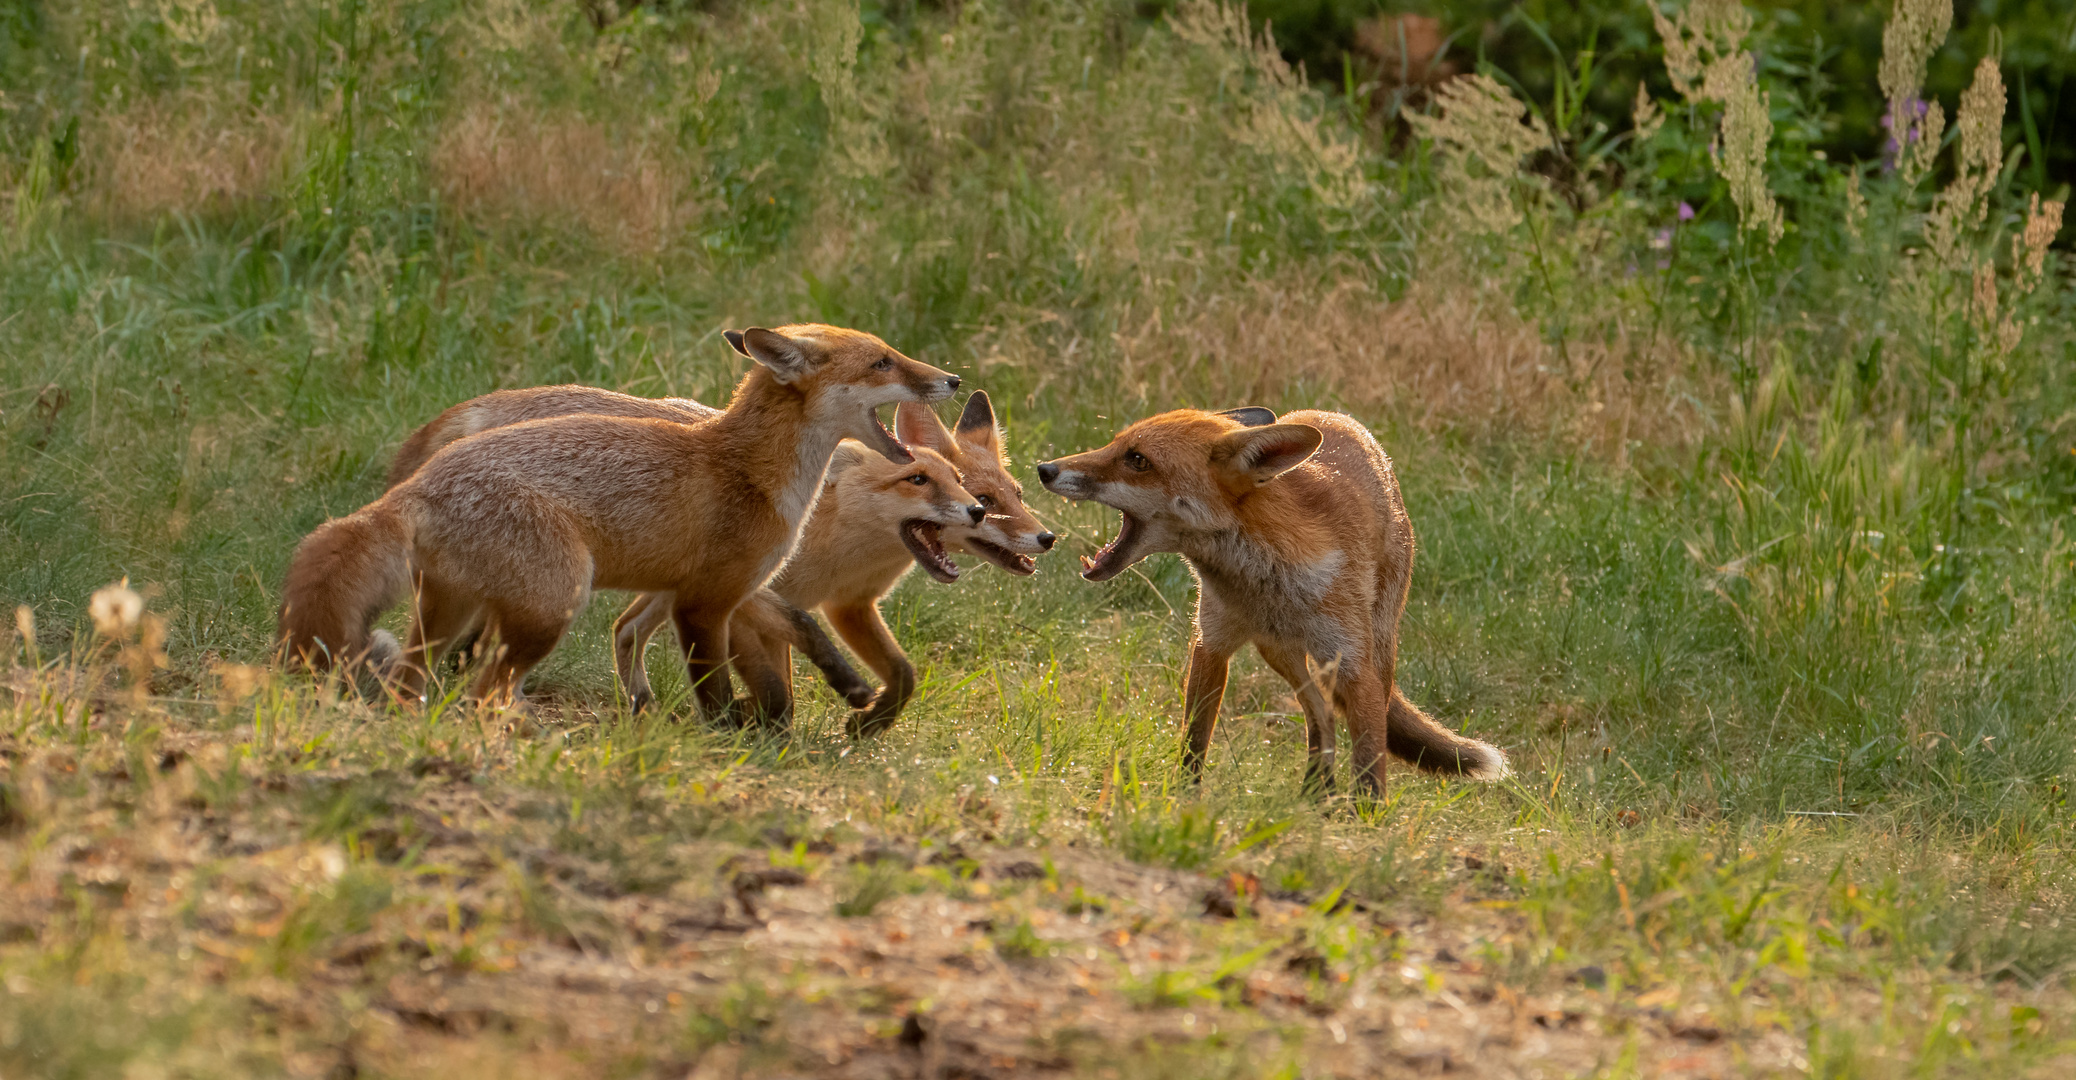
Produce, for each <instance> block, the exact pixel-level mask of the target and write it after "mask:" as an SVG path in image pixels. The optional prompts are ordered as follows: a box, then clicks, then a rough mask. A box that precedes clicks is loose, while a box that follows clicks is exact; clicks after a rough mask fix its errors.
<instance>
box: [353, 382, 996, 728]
mask: <svg viewBox="0 0 2076 1080" xmlns="http://www.w3.org/2000/svg"><path fill="white" fill-rule="evenodd" d="M720 415H721V410H719V409H717V408H714V407H713V406H712V405H706V404H702V403H700V402H697V401H694V400H692V399H691V398H645V397H636V396H634V395H632V394H622V393H616V392H615V391H612V390H602V389H599V388H598V387H595V386H575V385H570V386H534V387H527V388H525V389H521V390H496V391H493V392H491V393H488V394H484V395H482V396H481V397H475V398H470V399H469V400H467V401H464V402H462V403H461V404H459V405H455V406H453V407H451V408H449V409H447V410H446V411H444V412H442V413H440V415H438V416H436V417H434V418H433V419H432V420H431V422H429V423H427V424H426V425H425V426H424V427H421V428H419V429H418V430H417V431H414V432H412V433H411V435H410V437H409V438H407V439H405V440H404V444H403V446H401V447H399V448H398V449H397V453H396V460H394V461H392V462H390V465H389V485H388V486H389V487H392V488H393V487H395V486H397V485H398V484H401V483H403V482H404V481H406V480H409V479H410V478H411V476H412V474H414V473H416V472H417V471H418V469H419V468H420V467H421V466H423V465H424V464H425V463H426V462H427V461H428V460H430V459H431V458H432V456H433V455H434V454H436V453H439V452H440V451H441V450H442V449H445V448H446V446H447V444H449V443H452V442H454V441H456V440H458V439H464V438H467V437H468V436H470V435H474V434H477V433H479V432H484V431H489V430H490V429H492V428H500V427H505V426H507V425H510V424H519V423H524V422H526V421H528V420H546V419H549V418H551V417H557V416H625V417H632V418H637V419H648V420H669V421H673V422H675V423H680V424H697V423H700V422H702V421H706V420H712V419H714V418H715V417H717V416H720ZM934 456H935V455H927V456H925V460H928V458H929V457H934ZM878 460H881V461H883V462H885V459H883V458H882V459H878ZM885 464H886V466H887V467H888V468H889V469H904V468H905V466H903V465H901V464H900V463H895V462H885ZM944 468H945V470H947V471H949V470H950V466H949V465H948V464H946V465H944ZM932 473H933V477H932V479H933V482H938V481H941V480H942V479H943V477H942V476H941V475H936V474H935V472H934V470H932ZM903 490H904V494H909V495H913V496H915V497H918V498H920V497H924V496H925V495H926V494H927V495H930V496H934V495H936V494H938V492H937V491H936V490H934V489H933V490H929V491H927V492H926V491H925V490H922V489H918V488H916V487H914V486H913V485H911V486H910V487H908V488H906V489H903ZM968 501H970V500H968ZM809 517H810V518H812V517H813V513H812V511H811V512H810V513H809ZM663 614H664V615H665V616H668V614H669V605H668V602H667V601H666V602H665V604H664V609H663ZM751 619H755V620H759V621H760V622H763V623H769V624H772V625H773V626H777V625H779V624H784V626H785V627H786V628H787V629H789V630H790V640H789V641H788V644H790V645H792V646H797V647H798V648H799V649H800V650H801V652H802V654H803V655H805V656H806V657H807V658H808V660H809V662H811V663H813V664H814V665H815V666H816V667H817V668H819V669H821V672H822V676H823V678H824V679H826V680H827V681H828V683H829V686H830V688H831V689H833V690H835V691H836V693H837V695H838V696H840V697H842V698H843V699H844V700H845V701H848V702H849V703H850V704H851V705H853V706H857V707H862V706H864V705H865V704H866V703H867V702H869V701H871V700H872V693H873V691H872V685H871V684H870V683H868V682H866V681H865V679H864V678H863V677H862V676H860V675H859V674H858V672H857V669H856V668H853V667H852V666H851V663H850V661H849V660H848V659H847V658H845V656H844V655H843V650H842V649H839V648H837V646H836V643H835V642H833V641H830V640H829V635H828V634H826V633H824V632H823V631H822V625H821V624H820V623H818V622H816V621H815V619H814V616H812V615H809V614H808V613H806V612H804V611H802V610H800V609H799V608H795V607H792V606H790V605H788V604H786V603H785V601H783V600H780V599H779V598H778V597H777V596H775V595H772V594H771V593H770V592H769V591H768V590H764V589H760V590H758V591H757V592H756V593H755V594H753V595H752V596H751V597H750V599H749V600H747V601H745V602H744V605H743V607H742V608H741V609H739V610H738V611H737V614H736V616H735V621H734V622H733V623H731V624H730V627H729V639H730V641H731V642H735V643H737V644H736V650H737V653H738V656H740V654H741V651H742V644H741V643H744V642H748V643H751V644H755V643H756V640H757V639H753V638H750V637H748V636H746V635H747V633H748V631H747V629H746V627H745V620H751ZM475 640H476V639H475V634H474V632H473V631H472V632H470V633H469V634H467V635H465V636H464V638H463V640H462V641H461V642H460V643H459V644H458V645H457V650H458V651H459V652H461V653H462V654H463V655H464V656H466V655H468V654H469V653H470V652H472V651H473V647H474V645H475ZM737 670H738V672H739V673H741V674H742V675H743V677H744V679H745V681H746V682H748V683H749V684H750V686H751V689H752V690H753V692H754V691H756V690H757V689H758V688H760V687H768V685H769V678H768V675H767V676H760V675H758V674H754V673H751V672H743V671H742V670H741V665H740V664H738V667H737ZM646 685H647V684H646V682H644V683H643V687H644V688H646ZM787 697H788V698H790V693H789V694H788V695H787ZM648 703H649V697H648V695H647V693H646V692H644V693H643V694H642V695H641V696H639V697H636V698H635V699H634V701H633V704H634V707H635V710H636V711H640V710H641V709H642V708H645V707H646V706H647V705H648ZM764 704H769V703H768V702H765V703H764ZM764 715H765V718H766V719H767V720H772V721H777V722H783V721H784V720H785V719H787V715H786V712H785V711H780V712H773V711H772V710H771V709H769V708H765V709H764Z"/></svg>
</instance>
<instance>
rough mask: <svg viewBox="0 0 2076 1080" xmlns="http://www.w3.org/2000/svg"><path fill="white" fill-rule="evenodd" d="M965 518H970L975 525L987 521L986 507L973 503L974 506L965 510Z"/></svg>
mask: <svg viewBox="0 0 2076 1080" xmlns="http://www.w3.org/2000/svg"><path fill="white" fill-rule="evenodd" d="M966 516H967V517H969V518H972V519H973V523H974V524H975V525H978V524H980V523H981V522H983V521H986V520H987V519H988V510H987V507H985V506H981V505H980V504H978V503H975V504H974V505H972V506H969V507H967V508H966Z"/></svg>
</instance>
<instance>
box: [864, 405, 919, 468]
mask: <svg viewBox="0 0 2076 1080" xmlns="http://www.w3.org/2000/svg"><path fill="white" fill-rule="evenodd" d="M865 415H866V417H868V418H869V419H871V421H872V434H873V437H872V438H871V439H868V440H866V441H867V442H869V443H870V444H871V446H872V448H873V449H874V450H877V451H879V452H880V454H881V456H883V457H885V458H886V459H887V460H888V461H891V462H894V463H896V464H900V465H906V464H908V463H909V462H911V461H914V460H915V455H914V454H911V453H909V452H908V447H907V446H905V445H903V444H902V442H901V440H900V439H897V438H895V437H894V433H893V432H892V431H889V430H887V425H885V424H883V423H881V422H880V419H879V410H878V409H867V410H865Z"/></svg>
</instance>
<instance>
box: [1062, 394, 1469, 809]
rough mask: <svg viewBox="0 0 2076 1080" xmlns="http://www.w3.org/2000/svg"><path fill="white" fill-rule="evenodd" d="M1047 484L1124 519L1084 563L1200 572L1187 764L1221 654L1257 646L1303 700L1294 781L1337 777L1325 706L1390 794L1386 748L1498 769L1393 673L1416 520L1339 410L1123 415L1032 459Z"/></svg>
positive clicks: (1205, 720)
mask: <svg viewBox="0 0 2076 1080" xmlns="http://www.w3.org/2000/svg"><path fill="white" fill-rule="evenodd" d="M1038 477H1039V479H1040V480H1041V481H1042V482H1043V483H1044V484H1045V486H1046V488H1048V489H1049V490H1051V491H1053V492H1054V493H1056V494H1059V495H1062V496H1065V497H1066V498H1069V499H1073V500H1076V501H1080V500H1085V499H1086V500H1093V501H1095V502H1098V503H1101V504H1103V505H1105V506H1108V507H1110V508H1112V509H1115V510H1118V511H1120V512H1121V513H1122V514H1123V519H1122V521H1121V522H1120V523H1119V525H1118V529H1117V536H1116V537H1115V538H1114V539H1112V540H1111V541H1110V542H1109V543H1108V544H1106V545H1104V547H1103V548H1102V549H1101V550H1100V551H1098V552H1096V554H1095V556H1094V557H1093V558H1089V557H1086V556H1084V557H1083V565H1084V569H1083V571H1082V576H1083V577H1085V578H1087V579H1088V580H1090V581H1107V580H1109V579H1110V578H1113V577H1116V576H1117V575H1118V574H1119V573H1120V572H1122V571H1123V570H1124V569H1125V568H1126V567H1128V566H1130V565H1132V564H1133V563H1135V562H1137V561H1139V560H1140V559H1142V558H1144V557H1146V556H1148V555H1151V554H1153V553H1155V552H1161V551H1172V552H1178V553H1180V554H1181V555H1182V557H1183V559H1184V561H1186V562H1187V563H1188V564H1189V568H1190V572H1191V573H1192V574H1193V575H1195V577H1196V579H1197V615H1196V624H1195V627H1194V628H1193V630H1192V633H1191V641H1190V657H1189V674H1188V675H1187V676H1186V678H1185V680H1184V687H1183V709H1184V713H1185V714H1186V716H1187V717H1188V725H1189V734H1188V740H1187V742H1186V743H1185V745H1184V748H1183V760H1184V763H1185V765H1186V767H1187V768H1188V770H1189V772H1190V774H1191V775H1192V776H1200V775H1201V774H1202V771H1203V766H1204V758H1205V755H1206V754H1207V753H1208V752H1209V751H1210V748H1211V735H1212V731H1213V729H1214V728H1215V727H1216V726H1217V723H1218V709H1219V705H1220V704H1221V702H1222V701H1223V699H1224V697H1225V684H1226V672H1227V668H1228V665H1229V664H1230V663H1231V661H1232V656H1233V653H1235V652H1237V651H1238V650H1239V649H1240V648H1241V647H1242V646H1245V645H1248V644H1252V645H1254V647H1255V648H1256V649H1258V650H1259V651H1260V652H1261V655H1262V659H1263V660H1265V661H1267V662H1268V665H1269V667H1271V668H1272V669H1274V670H1275V672H1276V674H1278V675H1280V676H1282V677H1283V679H1284V681H1286V682H1288V683H1289V684H1290V686H1291V689H1293V690H1294V691H1296V693H1297V697H1298V701H1299V703H1300V704H1301V705H1302V707H1303V708H1304V711H1305V742H1306V746H1307V758H1306V769H1305V778H1306V782H1307V784H1308V785H1310V786H1313V787H1315V788H1316V789H1318V790H1321V791H1330V790H1331V789H1332V787H1333V775H1334V746H1335V743H1336V738H1335V735H1334V729H1333V713H1334V710H1335V709H1338V710H1339V711H1340V713H1341V715H1342V716H1343V717H1345V718H1346V720H1347V724H1348V731H1349V735H1350V739H1351V742H1352V744H1353V748H1354V753H1355V761H1354V774H1355V777H1356V779H1357V781H1358V782H1359V783H1360V785H1361V786H1362V787H1363V788H1365V789H1367V791H1368V792H1369V793H1371V794H1373V795H1378V796H1381V795H1382V794H1383V793H1384V758H1385V754H1386V752H1387V751H1388V752H1390V753H1392V754H1396V755H1398V756H1399V757H1401V758H1404V759H1405V760H1406V761H1408V762H1411V763H1412V764H1413V765H1415V766H1417V767H1419V768H1422V769H1426V770H1429V771H1431V772H1442V773H1454V774H1458V775H1463V776H1469V777H1473V778H1476V779H1496V778H1498V777H1501V776H1505V775H1506V773H1507V759H1506V755H1505V754H1503V753H1501V752H1500V751H1499V749H1498V748H1497V747H1494V746H1492V745H1490V744H1488V743H1484V742H1480V741H1478V740H1476V739H1472V738H1467V737H1465V736H1463V735H1460V734H1457V733H1456V732H1454V731H1450V730H1449V729H1448V728H1445V727H1443V726H1442V725H1441V724H1438V723H1436V722H1435V721H1434V720H1433V719H1432V718H1430V717H1429V716H1428V715H1427V714H1426V713H1424V712H1422V711H1420V709H1419V707H1418V706H1416V705H1414V704H1413V703H1412V702H1410V701H1407V700H1406V698H1405V695H1404V694H1402V693H1400V692H1399V689H1398V687H1397V685H1396V683H1395V682H1394V675H1395V672H1396V668H1397V666H1398V624H1399V618H1400V616H1402V615H1403V614H1404V612H1405V608H1406V595H1407V592H1408V589H1409V587H1410V586H1411V584H1412V577H1413V525H1412V522H1411V520H1409V519H1408V518H1407V516H1406V508H1405V503H1404V501H1403V500H1402V499H1401V498H1400V496H1399V490H1398V479H1397V477H1396V476H1395V475H1394V473H1393V471H1392V467H1391V459H1390V458H1388V457H1386V456H1385V455H1384V451H1383V449H1382V448H1381V447H1379V446H1378V445H1377V441H1376V439H1374V438H1372V437H1371V435H1370V433H1369V430H1368V429H1367V428H1364V427H1363V426H1362V425H1361V424H1360V423H1357V422H1356V421H1355V420H1354V419H1353V418H1351V417H1348V416H1345V415H1342V414H1340V413H1334V412H1320V411H1309V410H1308V411H1304V412H1295V413H1291V414H1289V415H1288V416H1285V417H1283V419H1282V420H1281V421H1280V422H1279V421H1278V420H1277V418H1276V414H1275V413H1273V412H1270V411H1269V410H1268V409H1263V408H1255V407H1250V408H1242V409H1232V410H1228V411H1226V412H1222V413H1213V412H1199V411H1197V410H1194V409H1183V410H1178V411H1175V412H1167V413H1162V414H1160V415H1158V416H1153V417H1149V418H1148V419H1145V420H1141V421H1139V422H1138V423H1136V424H1133V425H1131V426H1130V427H1127V428H1126V429H1125V430H1124V431H1122V432H1120V433H1119V434H1118V436H1117V437H1116V438H1115V439H1113V440H1112V441H1111V442H1110V445H1108V446H1105V447H1103V448H1102V449H1099V450H1091V451H1089V452H1087V453H1083V454H1076V455H1073V456H1071V457H1063V458H1059V459H1056V460H1053V461H1047V462H1042V463H1040V464H1039V466H1038Z"/></svg>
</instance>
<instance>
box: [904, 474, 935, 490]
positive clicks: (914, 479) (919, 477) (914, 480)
mask: <svg viewBox="0 0 2076 1080" xmlns="http://www.w3.org/2000/svg"><path fill="white" fill-rule="evenodd" d="M908 482H909V483H911V484H914V485H915V486H917V487H922V486H923V485H924V484H927V483H929V482H930V477H929V476H928V475H927V474H924V473H917V474H915V475H914V476H911V477H909V478H908Z"/></svg>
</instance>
